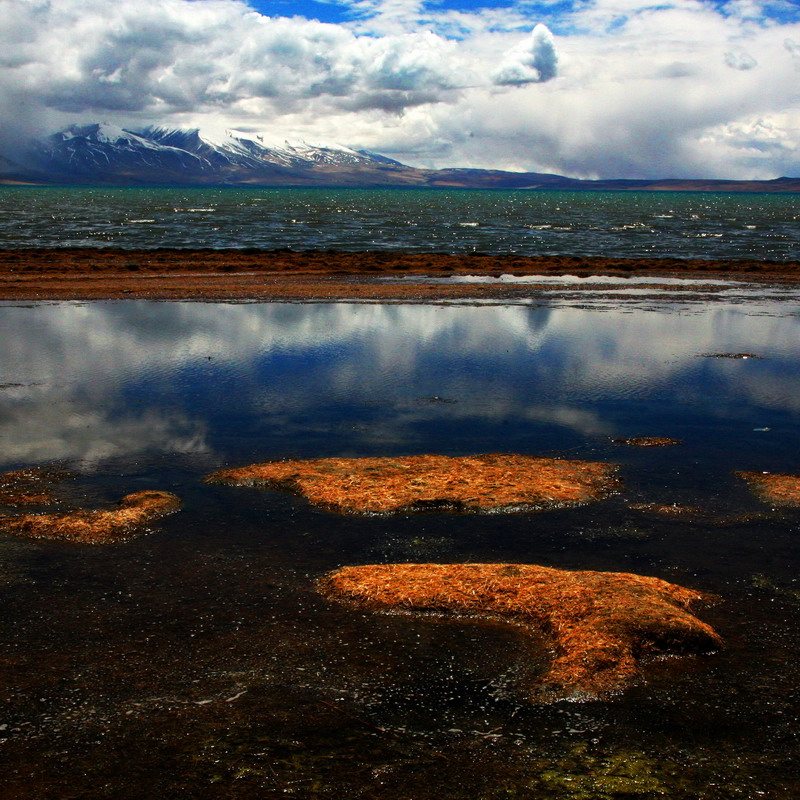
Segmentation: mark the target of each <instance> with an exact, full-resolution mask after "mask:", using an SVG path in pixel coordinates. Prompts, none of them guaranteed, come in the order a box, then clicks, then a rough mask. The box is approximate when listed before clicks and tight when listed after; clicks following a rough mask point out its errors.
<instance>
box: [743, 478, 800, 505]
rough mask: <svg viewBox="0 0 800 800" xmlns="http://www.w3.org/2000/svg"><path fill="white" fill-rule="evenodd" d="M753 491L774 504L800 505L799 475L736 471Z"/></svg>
mask: <svg viewBox="0 0 800 800" xmlns="http://www.w3.org/2000/svg"><path fill="white" fill-rule="evenodd" d="M734 474H735V475H736V476H737V477H739V478H744V480H746V481H747V484H748V486H749V487H750V489H751V490H752V491H753V493H754V494H755V495H756V496H757V497H759V498H761V499H762V500H764V501H765V502H767V503H773V504H774V505H776V506H800V475H775V474H773V473H771V472H736V473H734Z"/></svg>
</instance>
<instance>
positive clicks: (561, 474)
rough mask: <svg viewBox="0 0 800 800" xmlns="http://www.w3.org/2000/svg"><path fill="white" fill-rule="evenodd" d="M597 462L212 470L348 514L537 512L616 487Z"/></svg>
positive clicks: (352, 463)
mask: <svg viewBox="0 0 800 800" xmlns="http://www.w3.org/2000/svg"><path fill="white" fill-rule="evenodd" d="M614 475H615V467H614V466H613V465H611V464H604V463H600V462H592V461H566V460H560V459H555V458H532V457H530V456H521V455H515V454H488V455H477V456H466V457H461V458H454V457H449V456H440V455H423V456H404V457H398V458H322V459H311V460H306V461H271V462H266V463H263V464H252V465H250V466H246V467H240V468H237V469H225V470H221V471H219V472H215V473H213V474H212V475H209V476H208V477H207V478H206V479H205V480H206V482H208V483H222V484H227V485H230V486H253V487H265V488H272V489H284V490H287V491H290V492H293V493H296V494H300V495H302V496H304V497H305V498H306V499H307V500H308V501H309V502H311V503H312V504H314V505H317V506H320V507H322V508H325V509H327V510H329V511H336V512H339V513H342V514H388V513H403V512H420V511H440V510H443V511H448V510H449V511H470V512H499V511H534V510H539V509H545V508H554V507H565V506H573V505H581V504H584V503H589V502H592V501H594V500H599V499H601V498H602V497H605V496H606V495H607V494H609V493H610V492H611V491H613V490H614V489H615V488H616V486H617V481H616V479H615V477H614Z"/></svg>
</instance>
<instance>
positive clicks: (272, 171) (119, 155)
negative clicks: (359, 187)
mask: <svg viewBox="0 0 800 800" xmlns="http://www.w3.org/2000/svg"><path fill="white" fill-rule="evenodd" d="M25 160H26V162H27V163H28V164H29V165H30V166H31V167H32V168H33V169H35V170H36V171H37V172H40V173H45V174H47V175H49V176H51V177H54V178H60V179H63V180H67V181H69V182H73V181H75V180H79V181H81V182H83V181H86V180H97V181H99V182H102V183H109V182H112V183H114V182H120V181H122V182H125V183H130V182H132V183H189V184H194V183H200V184H208V183H237V184H238V183H253V182H254V183H263V182H265V181H267V182H271V181H269V180H268V179H269V178H270V177H272V178H275V179H283V181H287V180H288V181H289V182H291V180H290V178H291V176H292V175H293V176H294V177H295V179H296V182H298V183H315V182H317V181H316V180H314V178H317V177H322V176H321V175H315V174H314V173H319V172H326V171H327V170H325V169H323V170H320V168H331V169H333V170H334V171H336V170H337V169H341V168H344V169H352V168H364V167H367V168H370V167H378V166H380V167H382V168H383V169H385V168H387V167H392V166H395V167H400V168H402V165H401V164H400V163H399V162H397V161H393V160H392V159H389V158H386V157H384V156H379V155H374V154H372V153H367V152H364V151H358V150H353V149H352V148H349V147H344V146H342V145H335V144H311V143H308V142H304V141H299V142H290V141H286V140H280V139H276V138H275V137H268V136H266V135H264V134H249V133H242V132H239V131H227V132H226V134H225V135H224V136H223V137H220V138H213V137H210V136H206V135H203V134H202V133H201V132H200V131H199V130H197V129H194V130H180V129H173V128H160V127H148V128H144V129H142V130H138V131H134V130H127V129H125V128H120V127H118V126H116V125H109V124H108V123H93V124H90V125H70V126H69V127H67V128H64V129H63V130H61V131H58V132H57V133H54V134H52V135H51V136H48V137H47V138H45V139H42V140H40V141H38V142H36V144H35V145H34V146H33V147H32V148H31V149H30V151H29V152H28V153H27V154H26V159H25ZM304 173H308V174H307V175H306V174H304Z"/></svg>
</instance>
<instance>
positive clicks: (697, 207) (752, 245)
mask: <svg viewBox="0 0 800 800" xmlns="http://www.w3.org/2000/svg"><path fill="white" fill-rule="evenodd" d="M0 245H1V246H3V247H29V246H40V247H59V246H64V245H80V246H93V247H104V246H118V247H160V246H163V247H187V248H191V247H212V248H231V247H256V248H291V249H293V250H312V249H327V248H331V249H337V250H406V251H416V252H421V251H441V252H450V253H470V252H486V253H519V254H523V255H546V254H568V255H587V256H590V255H595V256H597V255H600V256H628V257H640V256H674V257H680V258H695V257H698V258H757V259H769V260H776V261H788V260H795V259H797V258H798V257H800V255H799V252H800V197H798V196H797V195H766V194H718V193H679V192H669V193H653V192H600V193H589V192H562V191H559V192H525V191H472V190H458V191H444V190H401V189H382V190H375V189H345V190H341V189H338V190H326V189H261V188H253V189H241V188H223V189H205V188H203V189H152V188H141V189H139V188H134V189H105V188H97V189H75V188H53V187H46V188H42V187H35V188H31V187H0Z"/></svg>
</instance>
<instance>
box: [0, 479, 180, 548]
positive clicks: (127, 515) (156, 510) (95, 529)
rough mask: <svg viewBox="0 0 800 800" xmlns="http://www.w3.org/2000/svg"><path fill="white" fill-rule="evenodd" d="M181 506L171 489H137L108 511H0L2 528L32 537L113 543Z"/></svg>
mask: <svg viewBox="0 0 800 800" xmlns="http://www.w3.org/2000/svg"><path fill="white" fill-rule="evenodd" d="M180 507H181V501H180V500H179V499H178V497H176V496H175V495H174V494H170V493H169V492H160V491H144V492H136V493H134V494H129V495H126V496H125V497H123V498H122V500H120V501H119V504H118V507H117V508H116V509H113V510H108V511H104V510H89V511H87V510H84V509H80V510H78V511H65V512H59V513H53V514H20V515H16V516H11V515H0V530H4V531H7V532H8V533H14V534H17V535H19V536H26V537H29V538H32V539H65V540H67V541H71V542H81V543H83V544H111V543H113V542H119V541H124V540H125V539H127V538H130V536H131V535H132V534H133V533H135V532H136V531H137V530H138V529H140V528H142V527H143V526H144V525H146V524H147V523H148V522H152V521H153V520H156V519H159V518H160V517H164V516H166V515H168V514H173V513H174V512H176V511H178V509H180Z"/></svg>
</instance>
